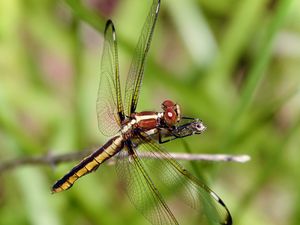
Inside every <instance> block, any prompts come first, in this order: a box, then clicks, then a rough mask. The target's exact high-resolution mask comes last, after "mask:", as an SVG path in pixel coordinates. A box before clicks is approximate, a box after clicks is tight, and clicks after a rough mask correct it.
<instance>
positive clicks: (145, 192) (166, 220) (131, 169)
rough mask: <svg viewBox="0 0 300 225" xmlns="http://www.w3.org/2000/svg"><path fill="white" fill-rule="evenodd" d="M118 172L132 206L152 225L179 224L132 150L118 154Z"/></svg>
mask: <svg viewBox="0 0 300 225" xmlns="http://www.w3.org/2000/svg"><path fill="white" fill-rule="evenodd" d="M116 170H117V174H118V176H119V177H120V180H121V181H123V182H124V183H123V186H124V188H125V190H126V193H127V195H128V197H129V199H130V201H131V202H132V204H133V205H134V206H135V207H136V208H137V210H139V211H140V212H141V213H142V214H143V215H144V216H145V217H146V218H147V219H148V220H149V221H150V222H151V223H152V224H155V225H175V224H178V222H177V221H176V219H175V217H174V215H173V214H172V212H171V211H170V209H169V207H168V206H167V204H166V203H165V201H164V200H163V198H162V197H161V195H160V193H159V192H158V190H157V188H156V187H155V185H154V183H153V182H152V180H151V178H150V177H149V176H148V172H147V171H146V170H145V168H144V165H143V162H142V161H141V160H140V159H139V158H138V157H137V155H136V153H135V152H134V150H133V149H132V148H131V149H129V148H128V147H126V148H125V149H124V150H123V151H121V152H120V153H119V154H118V157H117V163H116Z"/></svg>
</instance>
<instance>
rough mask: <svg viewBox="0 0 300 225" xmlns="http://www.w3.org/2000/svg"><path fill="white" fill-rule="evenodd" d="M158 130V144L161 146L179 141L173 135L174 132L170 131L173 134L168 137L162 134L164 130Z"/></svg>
mask: <svg viewBox="0 0 300 225" xmlns="http://www.w3.org/2000/svg"><path fill="white" fill-rule="evenodd" d="M157 130H158V143H159V144H164V143H167V142H169V141H172V140H175V139H177V138H178V137H176V136H175V135H173V132H172V131H170V132H171V134H172V135H171V136H170V135H169V134H168V135H164V134H163V133H162V130H161V129H159V128H158V129H157Z"/></svg>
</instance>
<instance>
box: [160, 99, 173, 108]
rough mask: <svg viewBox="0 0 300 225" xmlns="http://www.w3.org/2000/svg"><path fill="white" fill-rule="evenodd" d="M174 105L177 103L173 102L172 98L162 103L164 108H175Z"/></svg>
mask: <svg viewBox="0 0 300 225" xmlns="http://www.w3.org/2000/svg"><path fill="white" fill-rule="evenodd" d="M174 106H175V103H174V102H172V101H171V100H165V101H164V102H163V103H162V104H161V107H162V109H167V108H173V107H174Z"/></svg>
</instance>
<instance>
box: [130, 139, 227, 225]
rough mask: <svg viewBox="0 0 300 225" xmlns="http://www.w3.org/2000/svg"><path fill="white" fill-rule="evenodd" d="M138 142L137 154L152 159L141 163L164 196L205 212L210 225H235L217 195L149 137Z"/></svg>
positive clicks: (144, 159) (143, 159) (141, 159)
mask: <svg viewBox="0 0 300 225" xmlns="http://www.w3.org/2000/svg"><path fill="white" fill-rule="evenodd" d="M137 139H139V140H138V141H137V143H139V146H138V152H142V153H146V154H149V155H150V156H151V158H140V161H141V163H142V164H143V165H144V167H145V168H146V170H147V171H151V174H150V175H151V178H152V180H153V182H154V183H155V185H156V187H157V189H158V190H159V191H160V192H161V193H164V197H165V196H168V195H170V196H169V197H171V196H175V199H180V200H181V201H182V202H184V203H185V204H186V205H188V206H190V207H191V208H193V209H195V210H196V211H197V214H198V211H199V212H201V213H204V214H205V215H206V216H207V219H208V220H209V221H210V222H216V223H218V224H227V225H229V224H232V218H231V215H230V212H229V210H228V208H227V207H226V205H225V204H224V202H223V201H222V199H221V198H219V197H218V195H217V194H216V193H215V192H213V191H212V190H211V189H210V188H209V187H207V186H206V185H205V184H204V183H202V182H201V181H200V180H198V179H197V178H196V177H194V176H193V175H192V174H190V173H189V172H188V171H187V170H186V169H184V168H183V167H182V166H181V165H180V164H179V163H178V162H177V161H176V160H174V159H173V158H172V157H171V156H170V154H168V153H167V152H166V151H164V150H163V149H162V148H161V146H159V145H158V144H157V143H156V142H155V141H153V139H151V137H149V136H148V135H147V134H143V135H140V137H139V138H137ZM137 155H138V154H137ZM131 188H134V187H131ZM175 193H176V194H175ZM140 195H142V194H140ZM171 209H172V210H173V208H171Z"/></svg>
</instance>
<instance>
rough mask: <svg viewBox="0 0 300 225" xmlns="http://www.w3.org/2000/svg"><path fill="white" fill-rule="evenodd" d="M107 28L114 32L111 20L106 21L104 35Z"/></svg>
mask: <svg viewBox="0 0 300 225" xmlns="http://www.w3.org/2000/svg"><path fill="white" fill-rule="evenodd" d="M109 27H111V28H112V31H113V33H114V32H115V31H116V30H115V26H114V23H113V21H112V20H111V19H109V20H107V21H106V24H105V30H104V33H106V32H107V30H108V28H109Z"/></svg>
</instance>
